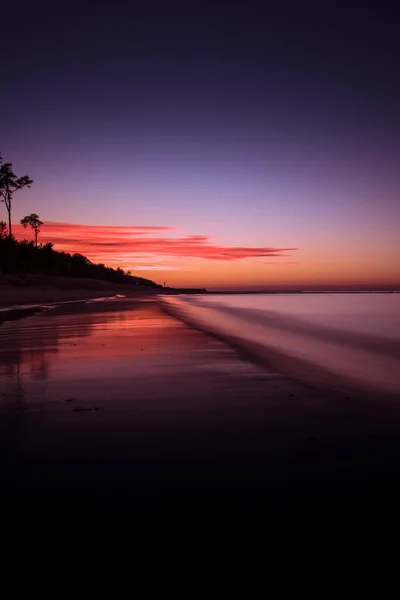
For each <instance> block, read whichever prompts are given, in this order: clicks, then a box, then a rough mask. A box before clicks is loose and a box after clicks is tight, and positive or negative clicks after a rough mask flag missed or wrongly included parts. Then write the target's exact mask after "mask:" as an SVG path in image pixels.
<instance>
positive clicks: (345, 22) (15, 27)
mask: <svg viewBox="0 0 400 600" xmlns="http://www.w3.org/2000/svg"><path fill="white" fill-rule="evenodd" d="M395 4H396V3H394V2H385V1H383V2H382V1H380V2H369V1H368V0H365V1H362V2H354V1H352V0H349V1H348V2H340V1H336V2H333V1H331V0H326V1H325V2H320V1H319V2H307V1H306V0H305V1H304V2H285V1H284V0H283V1H281V2H279V3H278V2H262V3H261V2H252V1H251V0H250V1H247V2H242V1H238V2H221V1H219V0H214V1H213V2H201V1H199V2H191V3H190V2H166V1H165V2H157V1H154V2H132V1H131V2H121V1H116V2H104V1H102V0H99V1H97V2H85V1H84V0H83V1H82V2H79V3H77V2H74V1H73V0H71V1H69V2H64V1H57V0H52V1H51V2H48V1H41V0H37V1H36V2H29V3H24V2H18V1H15V2H14V3H9V4H8V6H7V7H5V8H2V22H1V24H0V30H1V39H2V48H3V61H2V74H3V76H2V81H1V83H0V91H1V93H0V111H1V112H0V114H1V115H2V118H1V130H0V152H1V154H2V155H3V158H4V159H5V160H7V161H9V162H12V163H13V165H14V167H15V171H16V172H17V174H18V175H24V174H28V175H29V176H30V177H31V178H32V179H33V180H34V184H33V185H32V187H31V188H30V189H25V190H23V191H20V192H19V193H18V195H17V194H16V195H15V198H14V204H13V222H14V223H15V224H18V223H19V221H20V219H21V218H22V217H23V216H25V215H26V214H30V213H31V212H35V213H38V214H39V216H40V218H41V219H42V220H43V221H44V226H43V228H42V231H41V233H40V237H39V240H41V241H42V242H47V241H52V242H54V244H55V248H56V249H59V250H66V251H69V252H80V253H82V254H85V255H86V256H88V258H90V260H93V261H94V262H101V263H105V264H107V265H110V266H113V267H117V266H120V267H122V268H124V269H127V270H130V271H131V272H132V273H133V274H138V275H140V276H142V277H148V278H150V279H153V280H155V281H157V282H158V283H164V282H166V284H167V285H170V286H181V287H189V286H192V287H206V288H208V289H260V290H261V289H291V288H296V289H297V288H299V287H301V288H315V289H319V288H321V289H322V288H325V289H332V288H337V287H342V288H343V287H344V288H362V287H367V288H386V287H389V288H391V287H395V286H396V287H400V235H399V234H398V230H399V226H400V164H399V158H400V112H399V110H398V107H399V106H400V71H399V68H398V65H399V61H400V41H399V35H398V31H399V26H400V19H399V15H398V14H397V12H396V6H395ZM5 217H6V212H5V208H4V206H3V207H1V206H0V218H3V219H4V220H5ZM15 233H16V235H17V236H18V237H21V236H22V237H29V235H30V233H29V232H27V231H24V230H22V228H21V227H18V226H17V227H15Z"/></svg>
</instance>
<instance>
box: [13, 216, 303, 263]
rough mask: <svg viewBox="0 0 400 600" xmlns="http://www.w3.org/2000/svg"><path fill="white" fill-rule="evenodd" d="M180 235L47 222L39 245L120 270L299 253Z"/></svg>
mask: <svg viewBox="0 0 400 600" xmlns="http://www.w3.org/2000/svg"><path fill="white" fill-rule="evenodd" d="M13 231H14V232H15V235H16V237H17V238H18V239H23V238H27V237H29V232H28V231H26V230H24V229H23V228H22V226H20V225H16V226H15V229H13ZM178 231H179V230H178V229H177V228H174V227H158V226H132V227H129V226H111V225H110V226H108V225H104V226H100V225H82V224H73V223H54V222H46V223H45V224H44V225H43V228H42V231H41V233H40V236H39V241H40V242H42V243H44V244H45V243H47V242H53V243H54V246H55V248H56V249H58V250H63V251H65V252H79V253H81V254H84V255H85V256H87V257H88V258H89V259H90V260H92V261H93V262H102V263H106V264H113V265H115V264H116V263H119V264H121V266H124V265H125V268H126V266H127V265H128V266H129V265H132V263H133V262H136V261H138V263H140V262H142V263H145V264H146V265H149V266H150V265H151V263H152V262H153V263H154V262H156V260H157V261H159V260H160V257H163V258H166V259H168V260H170V259H175V260H176V259H180V260H182V259H193V258H194V259H207V260H218V261H237V260H241V259H246V258H270V257H284V256H289V255H287V254H285V253H286V252H289V251H294V250H296V248H276V247H269V246H256V247H253V246H224V245H221V244H217V243H215V242H214V241H213V240H212V238H210V237H209V236H206V235H188V236H178V235H177V232H178ZM137 267H139V264H138V265H137ZM129 268H130V267H129ZM157 268H158V267H157ZM166 269H168V267H167V266H166Z"/></svg>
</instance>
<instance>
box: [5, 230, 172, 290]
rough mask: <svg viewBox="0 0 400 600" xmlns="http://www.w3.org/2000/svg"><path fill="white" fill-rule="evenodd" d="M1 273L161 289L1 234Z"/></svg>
mask: <svg viewBox="0 0 400 600" xmlns="http://www.w3.org/2000/svg"><path fill="white" fill-rule="evenodd" d="M0 273H10V274H14V273H15V274H19V275H28V274H40V275H48V276H57V277H85V278H89V279H100V280H103V281H109V282H111V283H123V284H140V285H144V286H150V287H156V288H161V287H162V286H161V285H158V284H157V283H154V281H151V280H150V279H144V278H143V277H135V276H133V275H131V274H130V272H129V271H128V272H127V273H126V272H125V271H124V270H123V269H120V268H118V269H112V268H111V267H106V266H105V265H103V264H95V263H92V262H91V261H90V260H89V259H88V258H86V256H83V255H82V254H69V253H68V252H59V251H57V250H54V248H53V244H52V243H48V244H39V245H38V246H36V245H35V243H34V242H33V241H28V240H22V241H18V240H16V239H15V238H14V237H11V238H10V237H9V236H8V231H6V230H5V228H4V227H3V230H2V231H0Z"/></svg>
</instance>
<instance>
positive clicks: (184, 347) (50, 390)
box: [0, 300, 208, 408]
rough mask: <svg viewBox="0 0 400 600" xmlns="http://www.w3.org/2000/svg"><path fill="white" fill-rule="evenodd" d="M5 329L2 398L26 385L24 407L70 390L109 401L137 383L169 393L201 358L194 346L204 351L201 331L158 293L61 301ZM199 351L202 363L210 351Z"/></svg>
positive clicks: (144, 389)
mask: <svg viewBox="0 0 400 600" xmlns="http://www.w3.org/2000/svg"><path fill="white" fill-rule="evenodd" d="M1 333H2V335H1V341H0V393H1V395H2V398H3V402H4V401H5V400H8V401H12V398H13V397H21V393H22V391H23V395H24V398H25V402H26V403H27V408H28V407H29V408H33V407H36V408H38V406H39V405H42V404H43V403H46V402H50V403H53V404H54V403H56V402H59V401H60V400H65V401H66V400H68V399H70V398H80V399H82V401H91V400H96V401H98V400H101V401H104V400H106V401H107V402H108V401H110V400H111V399H112V398H113V397H115V396H116V395H118V399H119V400H120V399H122V398H131V397H132V396H137V393H138V391H139V390H140V392H141V394H142V395H146V396H147V397H151V396H152V395H153V396H154V394H158V395H162V394H164V395H165V393H169V391H170V390H168V385H173V383H175V384H176V385H178V378H180V379H182V372H183V373H184V372H185V371H187V370H188V369H190V368H191V367H192V366H193V365H194V360H196V357H197V359H198V358H199V357H198V356H197V355H196V356H195V357H194V360H191V359H190V353H191V352H192V351H195V350H196V349H197V353H199V348H198V336H199V334H198V333H197V332H195V331H191V330H188V329H187V328H186V327H185V326H183V325H182V324H180V323H179V322H178V321H175V320H172V319H170V318H169V317H167V316H166V315H165V314H164V313H163V312H162V311H160V310H159V309H158V308H157V307H156V305H155V303H154V302H153V301H140V302H137V301H136V302H132V301H129V300H118V301H114V302H112V301H109V302H105V303H102V304H100V303H98V304H85V305H79V307H77V306H64V307H58V308H55V309H52V310H49V311H47V312H44V313H41V314H39V315H36V316H33V317H30V318H29V319H22V320H20V321H14V322H9V323H5V324H4V325H3V326H2V330H1ZM200 354H201V357H202V360H201V361H200V363H201V362H202V361H203V362H204V359H206V358H207V355H205V354H204V353H201V352H200ZM206 362H208V360H206ZM197 363H199V361H198V360H197ZM163 378H164V381H163ZM180 384H182V381H180ZM166 386H167V387H166ZM180 387H181V385H180ZM116 400H117V399H116Z"/></svg>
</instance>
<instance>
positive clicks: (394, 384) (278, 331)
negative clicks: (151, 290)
mask: <svg viewBox="0 0 400 600" xmlns="http://www.w3.org/2000/svg"><path fill="white" fill-rule="evenodd" d="M164 301H165V302H166V303H167V304H168V305H169V307H170V309H172V310H173V311H174V312H175V314H176V315H177V316H180V317H181V318H182V319H184V320H187V321H190V322H191V323H193V324H194V325H197V326H199V327H201V328H202V329H204V330H207V331H210V332H213V333H217V334H219V335H221V336H226V337H231V338H232V337H233V338H235V342H236V343H239V344H241V345H243V347H244V348H247V349H250V350H252V351H253V352H256V353H259V354H262V355H263V359H264V360H267V359H268V357H269V359H270V361H271V364H274V361H275V363H276V359H277V357H279V360H278V363H279V364H280V365H281V366H283V370H285V371H288V372H289V374H290V372H291V371H292V374H295V375H297V376H298V375H299V374H300V375H303V379H306V380H307V379H308V378H310V379H313V377H314V378H315V373H316V372H317V371H318V373H319V378H321V374H323V375H325V376H326V378H327V379H326V383H327V384H328V385H330V386H332V385H335V383H337V384H338V385H339V382H340V385H342V386H343V385H345V384H344V382H347V383H350V384H352V385H353V386H358V387H359V388H360V389H361V388H364V389H370V390H376V391H381V392H388V393H391V394H393V393H394V394H397V393H398V394H400V294H335V293H332V294H306V293H303V294H257V295H254V294H237V295H222V294H221V295H204V296H179V297H165V298H164ZM313 367H314V369H313Z"/></svg>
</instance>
